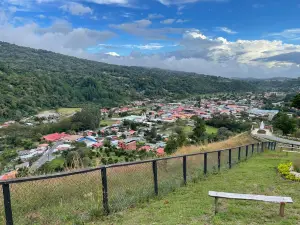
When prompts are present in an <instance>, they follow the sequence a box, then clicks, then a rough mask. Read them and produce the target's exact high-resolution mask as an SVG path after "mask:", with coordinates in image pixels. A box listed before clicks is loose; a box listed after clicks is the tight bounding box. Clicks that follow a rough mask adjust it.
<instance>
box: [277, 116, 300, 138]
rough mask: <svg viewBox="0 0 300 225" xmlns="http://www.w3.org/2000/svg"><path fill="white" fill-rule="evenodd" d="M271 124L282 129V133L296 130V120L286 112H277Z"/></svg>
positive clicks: (285, 133)
mask: <svg viewBox="0 0 300 225" xmlns="http://www.w3.org/2000/svg"><path fill="white" fill-rule="evenodd" d="M273 126H274V128H277V129H279V130H281V131H282V133H283V135H287V134H291V133H293V132H294V131H295V130H296V126H297V121H296V120H295V119H294V118H290V117H289V116H288V115H287V114H286V113H278V114H277V115H276V116H275V117H274V118H273Z"/></svg>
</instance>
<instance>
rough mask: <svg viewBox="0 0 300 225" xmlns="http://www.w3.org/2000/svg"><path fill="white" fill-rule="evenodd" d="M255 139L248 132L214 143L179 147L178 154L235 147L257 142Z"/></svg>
mask: <svg viewBox="0 0 300 225" xmlns="http://www.w3.org/2000/svg"><path fill="white" fill-rule="evenodd" d="M255 142H256V140H254V139H253V138H252V137H251V136H250V135H249V134H248V133H242V134H238V135H236V136H234V137H230V138H229V139H227V140H221V141H218V142H213V143H208V144H207V143H202V144H201V143H199V144H196V145H189V146H183V147H181V148H178V150H177V152H176V155H183V154H190V153H196V152H199V151H215V150H220V149H229V148H235V147H236V146H242V145H246V144H252V143H255Z"/></svg>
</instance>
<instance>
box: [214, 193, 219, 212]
mask: <svg viewBox="0 0 300 225" xmlns="http://www.w3.org/2000/svg"><path fill="white" fill-rule="evenodd" d="M218 199H219V198H217V197H215V215H216V214H217V213H218Z"/></svg>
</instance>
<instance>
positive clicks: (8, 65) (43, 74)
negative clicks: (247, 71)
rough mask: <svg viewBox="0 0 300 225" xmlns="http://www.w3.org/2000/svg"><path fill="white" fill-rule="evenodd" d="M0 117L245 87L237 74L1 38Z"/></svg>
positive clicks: (249, 86)
mask: <svg viewBox="0 0 300 225" xmlns="http://www.w3.org/2000/svg"><path fill="white" fill-rule="evenodd" d="M0 79H1V83H0V88H1V92H0V120H1V119H2V120H3V119H8V118H20V117H23V116H27V115H29V114H33V113H35V112H37V111H38V110H40V109H45V108H54V107H59V106H69V107H75V106H78V105H80V104H87V103H96V104H100V105H102V106H108V107H109V106H115V105H118V104H121V103H124V102H127V101H130V100H133V99H141V98H143V97H148V98H157V97H165V96H167V97H168V96H169V97H174V98H183V97H187V96H189V95H193V94H203V93H215V92H226V91H233V92H237V91H249V90H253V87H254V86H252V85H249V84H248V83H246V82H244V81H240V80H231V79H226V78H221V77H216V76H207V75H200V74H195V73H186V72H175V71H168V70H161V69H150V68H142V67H128V66H117V65H110V64H105V63H100V62H95V61H89V60H85V59H79V58H75V57H70V56H65V55H61V54H56V53H53V52H49V51H44V50H36V49H31V48H25V47H19V46H16V45H12V44H8V43H4V42H0Z"/></svg>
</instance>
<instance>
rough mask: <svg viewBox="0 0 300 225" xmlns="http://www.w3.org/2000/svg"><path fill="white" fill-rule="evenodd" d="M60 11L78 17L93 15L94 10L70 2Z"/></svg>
mask: <svg viewBox="0 0 300 225" xmlns="http://www.w3.org/2000/svg"><path fill="white" fill-rule="evenodd" d="M60 9H62V10H63V11H65V12H68V13H71V14H72V15H77V16H81V15H84V14H92V13H93V10H92V9H91V8H90V7H87V6H84V5H82V4H80V3H76V2H69V3H67V4H65V5H63V6H61V7H60Z"/></svg>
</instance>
